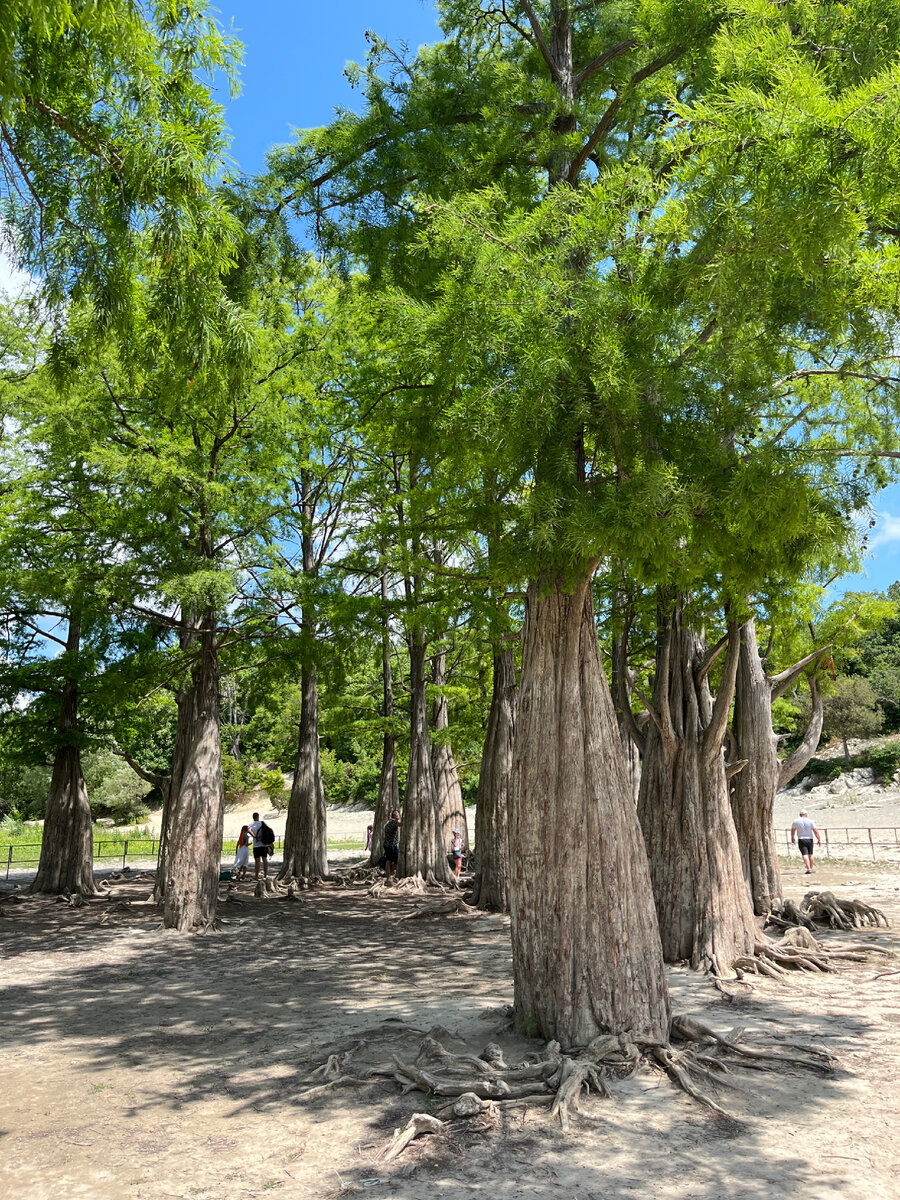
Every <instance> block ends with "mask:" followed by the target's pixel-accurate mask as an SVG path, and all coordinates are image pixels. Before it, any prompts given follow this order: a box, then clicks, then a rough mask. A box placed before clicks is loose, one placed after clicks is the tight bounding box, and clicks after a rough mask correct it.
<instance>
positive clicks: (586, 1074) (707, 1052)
mask: <svg viewBox="0 0 900 1200" xmlns="http://www.w3.org/2000/svg"><path fill="white" fill-rule="evenodd" d="M435 1032H438V1031H432V1035H429V1036H426V1037H424V1038H423V1039H422V1041H421V1043H420V1046H419V1051H418V1054H417V1055H416V1058H415V1061H413V1062H408V1061H405V1059H404V1058H401V1057H400V1056H399V1055H396V1054H395V1055H393V1056H392V1058H391V1062H390V1063H386V1064H382V1065H379V1066H374V1067H369V1068H363V1069H355V1070H354V1068H353V1067H352V1060H353V1058H354V1056H355V1055H356V1054H357V1052H358V1051H359V1050H360V1049H361V1048H362V1047H363V1046H365V1045H366V1043H365V1042H360V1043H358V1044H357V1046H355V1047H353V1048H351V1049H349V1050H346V1051H344V1052H343V1053H341V1054H331V1055H329V1057H328V1059H327V1061H326V1062H325V1063H323V1064H322V1065H321V1066H320V1067H318V1068H317V1069H316V1070H315V1071H314V1072H313V1073H312V1075H311V1076H310V1082H311V1083H312V1082H313V1081H314V1080H315V1081H316V1083H315V1085H314V1086H313V1087H311V1088H309V1089H308V1090H306V1091H304V1092H303V1093H301V1095H302V1096H303V1097H304V1098H313V1097H315V1096H318V1095H321V1094H322V1093H324V1092H326V1091H329V1090H332V1089H334V1088H338V1087H345V1086H347V1087H348V1086H353V1085H359V1086H362V1085H364V1084H370V1083H373V1082H375V1081H377V1080H386V1081H387V1080H393V1081H395V1082H396V1083H397V1084H399V1085H400V1088H401V1092H402V1093H403V1094H404V1095H405V1094H407V1093H408V1092H411V1091H421V1092H424V1093H425V1094H426V1095H429V1096H442V1097H446V1098H447V1099H448V1101H449V1102H448V1103H447V1104H446V1105H444V1106H443V1107H442V1108H439V1109H438V1110H437V1117H438V1120H437V1122H436V1124H434V1125H427V1124H422V1122H421V1121H419V1117H420V1116H421V1114H416V1115H415V1116H414V1117H413V1119H412V1120H411V1121H410V1123H409V1124H408V1125H407V1126H406V1127H405V1128H404V1129H402V1130H397V1131H396V1132H395V1135H394V1140H393V1141H392V1142H391V1144H390V1146H389V1147H388V1148H387V1150H386V1152H385V1155H384V1157H385V1158H395V1157H396V1156H397V1155H398V1154H400V1153H401V1152H402V1151H403V1149H404V1148H405V1147H406V1146H407V1145H408V1144H409V1143H410V1142H411V1141H412V1140H413V1138H415V1137H417V1136H419V1135H420V1134H421V1133H423V1132H428V1133H434V1132H440V1131H441V1130H442V1129H444V1128H445V1127H446V1125H445V1123H446V1122H451V1121H453V1120H468V1119H471V1118H472V1117H476V1116H481V1115H490V1114H492V1113H493V1112H495V1111H502V1110H504V1109H507V1108H512V1107H531V1106H549V1107H550V1110H551V1113H552V1115H553V1116H555V1117H557V1118H558V1119H559V1122H560V1125H561V1127H562V1129H563V1130H564V1131H566V1130H568V1129H569V1125H570V1120H571V1117H572V1115H573V1114H578V1115H580V1116H581V1117H583V1118H585V1119H588V1120H591V1119H595V1118H593V1117H592V1116H591V1115H590V1114H588V1113H585V1112H584V1111H583V1109H582V1102H583V1098H584V1095H585V1093H589V1092H593V1093H594V1094H595V1095H597V1096H602V1097H610V1096H611V1095H612V1092H611V1090H610V1086H609V1085H610V1082H611V1081H612V1080H615V1079H624V1078H627V1077H629V1076H630V1075H633V1074H634V1072H635V1071H636V1070H637V1069H638V1068H639V1067H640V1066H641V1064H642V1063H650V1064H653V1065H655V1066H658V1067H661V1068H662V1069H663V1070H664V1071H665V1073H666V1074H667V1075H668V1076H669V1078H670V1079H671V1080H672V1081H673V1082H674V1083H675V1084H676V1085H677V1086H678V1087H679V1088H681V1090H682V1091H684V1092H685V1093H686V1094H687V1095H688V1096H690V1097H691V1098H692V1099H694V1100H696V1101H697V1102H698V1103H700V1104H702V1105H704V1106H705V1107H706V1108H709V1109H710V1110H711V1111H712V1112H714V1113H716V1114H717V1115H719V1116H721V1117H727V1118H729V1119H734V1118H733V1117H732V1115H731V1114H730V1113H729V1112H728V1111H727V1110H726V1109H725V1108H724V1107H723V1106H722V1105H721V1104H720V1103H719V1101H718V1099H716V1097H715V1096H714V1095H713V1094H712V1093H713V1092H716V1091H718V1090H719V1089H720V1088H722V1087H728V1088H732V1089H735V1090H738V1091H740V1090H743V1085H742V1083H741V1081H740V1079H739V1078H738V1077H737V1076H735V1075H734V1074H733V1072H732V1070H731V1068H732V1067H735V1066H740V1067H745V1068H749V1069H754V1070H766V1071H771V1070H780V1069H784V1068H788V1067H790V1068H797V1067H805V1068H807V1069H809V1070H814V1071H821V1072H829V1071H831V1070H832V1068H833V1066H834V1060H833V1059H832V1057H831V1055H829V1054H828V1053H827V1052H826V1051H824V1050H821V1049H820V1048H819V1047H817V1046H807V1045H802V1044H795V1043H779V1044H778V1047H777V1048H769V1047H765V1046H754V1045H751V1044H748V1043H747V1042H746V1041H745V1036H744V1030H742V1029H735V1030H732V1031H731V1032H730V1033H727V1034H718V1033H716V1032H715V1031H714V1030H712V1029H710V1028H708V1027H707V1026H706V1025H703V1024H702V1023H701V1022H699V1021H696V1020H694V1019H692V1018H690V1017H674V1018H673V1020H672V1024H671V1029H670V1039H669V1041H668V1042H667V1043H666V1044H661V1043H654V1042H646V1041H645V1040H643V1039H641V1038H640V1037H632V1036H631V1035H629V1034H620V1035H612V1034H607V1035H603V1036H601V1037H597V1038H595V1039H594V1040H593V1041H592V1042H591V1043H590V1044H589V1045H588V1046H585V1047H583V1048H580V1049H576V1050H573V1051H572V1052H570V1053H563V1052H562V1050H561V1049H560V1046H559V1043H557V1042H550V1043H548V1045H547V1046H546V1047H545V1048H544V1050H543V1052H542V1053H541V1054H531V1055H529V1056H528V1057H527V1058H526V1059H525V1060H524V1061H523V1062H521V1063H519V1064H516V1065H512V1066H510V1065H509V1064H507V1063H506V1061H505V1060H504V1057H503V1052H502V1050H501V1049H500V1047H499V1046H497V1045H496V1044H495V1043H491V1044H489V1045H488V1046H486V1047H485V1048H484V1050H482V1052H481V1053H480V1054H478V1055H474V1054H455V1053H451V1052H450V1051H449V1050H447V1049H446V1047H445V1046H444V1045H443V1044H442V1043H441V1042H440V1041H439V1040H438V1039H437V1038H436V1037H434V1036H433V1034H434V1033H435ZM431 1120H434V1118H431Z"/></svg>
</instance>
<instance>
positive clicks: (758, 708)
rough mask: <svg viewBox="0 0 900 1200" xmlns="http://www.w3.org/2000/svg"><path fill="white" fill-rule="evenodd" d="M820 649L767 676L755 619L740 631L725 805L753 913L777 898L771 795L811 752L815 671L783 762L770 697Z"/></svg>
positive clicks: (817, 698) (817, 728)
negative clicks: (808, 701)
mask: <svg viewBox="0 0 900 1200" xmlns="http://www.w3.org/2000/svg"><path fill="white" fill-rule="evenodd" d="M822 653H823V651H822V650H817V651H815V652H814V653H813V654H812V655H810V656H807V657H806V658H804V659H802V660H801V662H799V663H795V664H794V665H793V666H792V667H789V668H788V669H787V670H786V671H782V672H780V673H779V674H778V675H776V676H772V677H770V676H769V675H768V674H767V673H766V670H765V667H764V665H763V660H762V658H761V656H760V653H759V645H758V642H757V637H756V623H755V621H752V620H751V621H748V622H747V623H746V624H745V625H744V627H743V629H742V634H741V652H740V660H739V663H738V672H737V681H736V689H735V700H734V719H733V722H732V732H733V735H734V756H735V760H734V762H733V763H732V764H731V768H730V769H732V770H734V772H735V774H734V778H733V780H732V784H731V807H732V812H733V814H734V823H735V827H736V830H737V835H738V843H739V845H740V850H741V863H742V866H743V871H744V878H745V880H746V882H747V886H748V888H749V889H750V894H751V898H752V901H753V907H754V910H755V912H756V913H758V914H759V915H760V916H764V915H765V914H766V913H768V912H769V911H770V910H771V909H772V906H773V904H775V903H776V902H778V901H780V900H781V898H782V891H781V872H780V870H779V867H778V852H777V848H776V845H775V830H774V826H773V818H774V810H775V796H776V794H777V792H778V791H779V789H780V788H783V787H786V786H787V784H788V783H789V782H790V781H791V779H793V778H794V776H795V775H796V774H797V773H798V772H799V771H802V770H803V768H804V767H805V766H806V764H807V763H808V762H809V760H810V759H811V758H812V756H813V755H814V754H815V752H816V749H817V747H818V744H819V738H820V737H821V734H822V719H823V707H822V697H821V693H820V692H819V689H818V686H817V685H816V681H815V676H812V677H811V678H810V680H809V687H810V694H811V696H812V715H811V717H810V721H809V724H808V725H807V728H806V731H805V732H804V735H803V738H802V739H801V742H800V745H799V746H798V747H797V748H796V750H795V751H794V752H793V753H792V754H791V755H790V756H789V757H788V758H787V759H785V760H784V761H783V762H779V760H778V737H777V735H776V734H775V731H774V729H773V728H772V701H773V700H774V699H776V698H777V697H778V696H780V695H782V694H783V693H784V692H785V691H786V690H787V689H788V688H789V687H790V686H791V684H792V683H793V682H794V680H795V679H796V678H797V676H798V675H799V673H800V672H801V671H802V670H803V669H804V667H806V666H809V665H810V664H811V663H812V662H814V660H815V659H816V658H817V657H818V656H819V655H821V654H822Z"/></svg>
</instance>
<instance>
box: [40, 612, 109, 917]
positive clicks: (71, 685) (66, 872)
mask: <svg viewBox="0 0 900 1200" xmlns="http://www.w3.org/2000/svg"><path fill="white" fill-rule="evenodd" d="M80 649H81V613H80V611H79V609H78V608H77V607H75V606H73V608H72V609H71V610H70V612H69V628H68V632H67V635H66V648H65V658H64V664H65V665H64V678H63V686H62V692H61V695H60V701H59V719H58V723H57V733H58V739H57V745H56V750H55V752H54V757H53V772H52V774H51V777H50V790H49V793H48V795H47V807H46V809H45V812H44V831H43V837H42V839H41V854H40V861H39V862H38V869H37V874H36V876H35V878H34V882H33V883H32V884H31V887H30V889H29V890H30V891H32V892H47V893H60V892H81V893H82V894H83V895H92V894H93V893H94V892H95V891H96V890H97V889H96V887H95V884H94V845H93V840H92V828H91V806H90V803H89V801H88V794H87V787H86V785H85V782H84V774H83V772H82V769H81V749H80V746H79V734H80V721H79V712H78V702H79V692H78V655H79V652H80Z"/></svg>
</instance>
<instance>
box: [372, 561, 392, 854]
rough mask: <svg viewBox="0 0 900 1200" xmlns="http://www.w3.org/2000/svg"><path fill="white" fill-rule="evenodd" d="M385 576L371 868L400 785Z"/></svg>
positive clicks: (384, 576) (383, 579)
mask: <svg viewBox="0 0 900 1200" xmlns="http://www.w3.org/2000/svg"><path fill="white" fill-rule="evenodd" d="M387 601H388V577H387V572H386V571H382V573H381V604H382V609H381V690H382V707H381V715H382V716H383V717H384V719H385V729H384V734H383V735H382V739H381V774H380V775H379V777H378V801H377V803H376V805H375V816H374V817H373V820H372V846H371V849H370V851H369V866H370V867H374V866H375V865H376V864H377V863H378V862H379V861H380V860H381V856H382V854H383V853H384V850H383V845H382V834H383V832H384V827H385V824H386V823H387V820H388V818H389V817H390V815H391V813H392V812H393V811H394V809H399V808H400V786H399V783H398V781H397V747H396V738H395V737H394V730H393V726H392V725H391V724H390V723H391V722H392V721H393V719H394V678H393V673H392V671H391V631H390V623H389V619H388V609H387Z"/></svg>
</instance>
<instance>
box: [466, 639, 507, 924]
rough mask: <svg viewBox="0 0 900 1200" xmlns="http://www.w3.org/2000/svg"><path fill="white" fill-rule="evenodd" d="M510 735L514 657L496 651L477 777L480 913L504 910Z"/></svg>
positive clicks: (476, 898) (475, 899) (477, 894)
mask: <svg viewBox="0 0 900 1200" xmlns="http://www.w3.org/2000/svg"><path fill="white" fill-rule="evenodd" d="M515 732H516V662H515V653H514V651H513V650H511V649H508V650H507V649H497V648H495V650H494V679H493V688H492V691H491V708H490V714H489V716H488V727H487V736H486V738H485V742H484V752H483V754H482V757H481V772H480V774H479V776H478V805H477V808H476V810H475V848H476V850H477V852H478V870H477V874H476V876H475V893H474V896H473V903H474V904H477V905H478V907H479V908H486V909H489V910H491V911H494V912H508V911H509V789H510V782H511V776H512V765H513V743H514V738H515Z"/></svg>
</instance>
